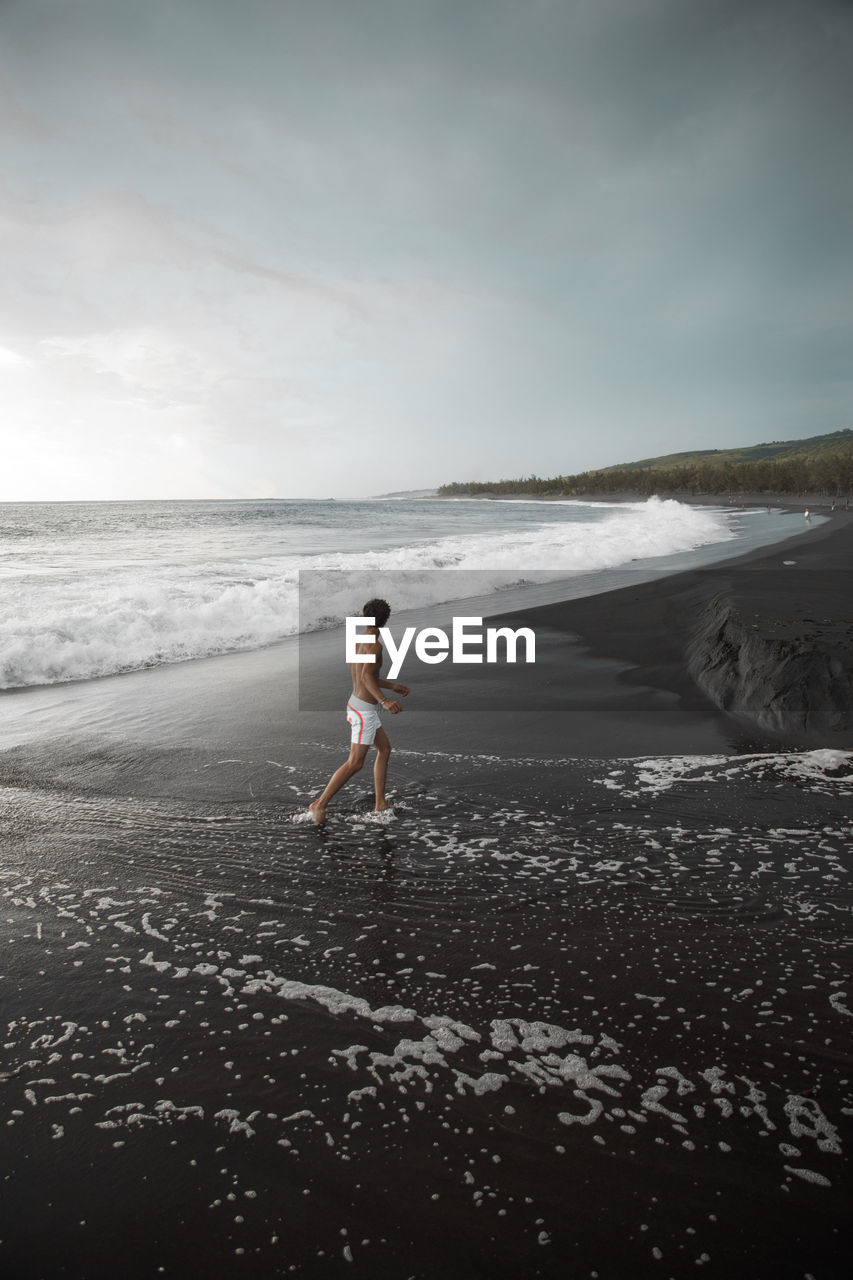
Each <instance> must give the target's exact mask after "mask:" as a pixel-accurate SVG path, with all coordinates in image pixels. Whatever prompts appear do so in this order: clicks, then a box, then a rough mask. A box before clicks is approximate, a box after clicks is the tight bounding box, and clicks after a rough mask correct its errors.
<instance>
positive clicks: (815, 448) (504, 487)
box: [438, 428, 853, 498]
mask: <svg viewBox="0 0 853 1280" xmlns="http://www.w3.org/2000/svg"><path fill="white" fill-rule="evenodd" d="M438 493H439V496H440V497H448V498H450V497H458V496H464V495H475V494H492V495H494V496H495V497H501V496H506V495H508V494H515V493H520V494H530V495H532V496H537V497H565V498H571V497H575V496H577V495H580V494H585V495H586V494H596V493H601V494H604V493H638V494H652V493H672V494H678V493H684V494H734V493H767V494H774V493H778V494H783V493H784V494H802V493H813V494H825V495H827V496H829V497H841V496H844V497H847V496H848V495H850V494H851V493H853V431H851V430H850V429H849V428H847V429H845V430H843V431H833V432H832V433H830V434H829V435H822V436H811V437H810V438H808V439H805V440H774V441H772V442H770V443H767V444H756V445H745V446H743V447H742V448H735V449H707V450H701V449H694V450H691V451H689V452H686V453H671V454H666V455H663V456H662V457H659V458H644V459H643V460H642V461H640V462H627V463H623V464H621V465H618V466H614V467H602V468H601V469H600V470H597V471H583V472H580V473H579V474H577V475H564V476H551V477H550V478H548V479H543V478H542V477H540V476H525V477H524V478H521V479H515V480H469V481H464V482H460V481H455V482H453V483H452V484H445V485H442V486H441V488H440V489H439V490H438Z"/></svg>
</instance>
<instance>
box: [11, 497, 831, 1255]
mask: <svg viewBox="0 0 853 1280" xmlns="http://www.w3.org/2000/svg"><path fill="white" fill-rule="evenodd" d="M801 525H802V521H799V522H798V529H799V531H798V532H797V533H796V534H793V535H792V536H791V537H789V538H786V539H784V540H783V541H781V542H777V543H774V544H771V545H770V546H766V545H765V546H764V547H761V548H757V549H754V550H752V551H750V552H747V553H746V554H745V555H742V556H739V557H732V558H731V559H728V560H721V561H718V562H716V563H714V564H710V565H707V566H704V567H702V568H694V569H691V570H688V571H685V572H682V573H678V574H671V575H667V576H665V577H659V578H656V579H655V580H653V581H644V582H637V583H635V584H633V585H632V584H629V585H625V586H622V587H620V588H619V589H617V590H613V591H605V592H602V593H600V594H597V595H593V596H586V597H580V598H577V599H571V600H564V601H563V602H561V603H557V604H546V605H541V606H539V607H537V608H533V607H531V608H529V609H525V610H524V611H523V612H522V613H520V614H519V613H518V612H516V613H513V614H507V615H504V616H505V617H506V618H508V619H512V620H514V621H515V622H516V623H518V622H519V621H521V620H522V619H523V620H524V621H529V622H531V623H532V624H533V625H534V626H535V627H536V628H537V629H538V632H539V634H541V639H542V659H541V662H540V661H538V660H537V663H536V665H535V666H533V667H530V668H528V669H526V671H523V672H522V671H521V670H520V669H519V670H518V671H516V672H515V676H516V677H517V683H516V684H515V686H514V687H515V692H516V694H517V695H519V696H518V697H517V700H516V701H515V702H513V703H512V704H511V705H510V704H509V703H508V700H507V672H506V670H504V671H503V672H502V673H501V672H498V673H497V674H495V673H494V672H489V671H488V670H487V669H480V671H479V675H478V678H477V679H473V678H472V679H471V680H470V681H469V680H468V679H467V678H466V679H465V681H464V682H460V681H458V680H455V679H454V678H453V677H452V675H451V674H450V673H449V672H445V671H444V670H443V669H442V668H439V667H436V668H432V669H431V670H430V672H426V671H425V672H423V673H421V674H422V677H423V678H422V679H421V676H420V675H419V677H418V682H417V685H416V682H415V676H414V675H412V677H411V683H412V685H413V693H412V697H411V705H406V709H405V713H404V714H403V715H402V716H398V717H394V718H393V719H390V718H389V725H388V727H389V733H390V736H391V738H392V742H393V746H394V754H393V756H392V762H391V792H390V798H391V800H392V802H393V804H394V806H395V811H394V814H393V816H391V817H386V815H376V814H374V813H372V812H371V809H372V797H371V779H370V776H369V773H368V772H367V771H365V773H364V774H362V775H360V776H359V777H358V778H357V779H355V780H353V782H352V783H351V784H350V786H348V788H347V789H346V792H345V793H342V795H341V796H340V797H336V803H335V804H334V806H332V807H331V808H330V813H329V820H328V822H327V824H326V825H325V827H323V828H317V827H316V826H315V824H314V823H313V822H312V821H310V820H308V821H306V820H305V819H306V817H307V815H306V812H305V806H306V804H307V801H308V799H309V798H312V796H314V795H316V794H317V791H318V789H319V788H320V787H321V786H322V785H323V783H324V782H325V780H326V779H327V778H328V776H329V774H330V772H331V771H332V769H333V768H335V767H336V766H337V765H338V764H339V763H340V762H341V760H342V758H343V757H344V754H345V752H346V733H345V729H344V725H343V714H342V712H343V707H342V705H336V706H334V707H331V706H330V707H329V709H325V707H323V706H321V705H319V701H320V700H319V699H315V698H314V695H313V693H312V687H311V685H312V680H316V681H317V682H318V687H320V688H322V689H326V688H327V687H330V688H331V689H332V690H333V691H334V695H335V699H336V698H337V696H338V693H340V694H341V695H343V693H344V692H345V683H346V677H347V672H346V668H345V666H344V664H343V662H342V661H341V657H340V652H339V647H340V646H339V637H338V636H336V635H335V634H334V633H314V635H312V636H311V637H310V643H309V645H308V652H309V653H310V654H311V655H312V659H311V660H312V662H313V663H314V667H313V669H309V670H308V671H307V672H306V671H303V672H302V676H303V680H304V681H305V682H306V687H305V688H304V690H303V692H304V695H305V698H306V705H302V706H301V705H300V699H299V697H298V684H299V683H300V682H299V680H298V676H299V670H298V668H299V665H300V664H299V658H300V650H299V645H298V643H297V642H296V641H295V640H294V641H292V642H285V643H280V644H277V645H275V646H272V647H270V648H268V649H264V650H256V651H254V652H250V653H240V654H231V655H226V656H224V657H218V658H209V659H203V660H197V661H193V662H188V663H185V664H180V665H173V666H164V667H160V668H154V669H151V670H147V671H141V672H135V673H131V674H128V675H124V676H113V677H106V678H104V679H102V680H97V681H90V682H85V683H80V684H69V685H58V686H50V687H43V688H40V689H26V690H21V691H15V692H11V693H5V694H3V695H2V697H0V704H2V709H3V728H2V734H0V779H2V783H3V785H2V787H0V832H2V843H1V844H0V847H2V853H3V864H2V868H0V901H2V905H3V920H4V924H3V941H4V949H3V954H4V956H5V957H6V959H5V962H4V966H3V968H2V972H0V994H2V996H3V999H4V1007H5V1008H6V1018H7V1020H8V1022H7V1028H6V1033H5V1038H4V1049H3V1056H2V1061H0V1085H2V1089H0V1116H2V1119H3V1121H4V1122H5V1125H6V1132H7V1135H8V1140H7V1142H6V1144H5V1145H4V1149H3V1153H2V1155H0V1175H2V1176H3V1177H4V1185H5V1186H6V1188H7V1197H6V1202H5V1215H4V1216H5V1221H4V1223H3V1230H2V1233H0V1259H2V1261H3V1263H4V1265H5V1266H6V1269H7V1270H8V1273H9V1274H10V1275H14V1276H15V1277H16V1280H39V1278H40V1277H42V1276H45V1275H59V1274H65V1275H68V1276H70V1277H74V1280H76V1278H77V1277H83V1276H85V1277H87V1280H109V1278H110V1277H112V1276H113V1275H115V1274H116V1272H117V1270H118V1271H120V1272H121V1273H122V1275H124V1276H126V1277H127V1280H149V1278H150V1276H152V1275H155V1274H160V1273H164V1274H171V1275H176V1276H184V1275H195V1274H199V1275H201V1274H204V1275H213V1274H216V1275H218V1276H222V1277H223V1280H231V1278H232V1277H233V1278H234V1280H238V1277H239V1278H240V1280H247V1278H251V1280H267V1277H269V1276H270V1275H278V1274H291V1273H292V1274H299V1275H302V1276H305V1277H311V1278H316V1280H325V1278H326V1277H327V1276H328V1275H329V1274H331V1273H333V1272H334V1271H335V1270H336V1269H339V1270H341V1272H342V1273H344V1272H345V1273H346V1274H347V1275H348V1276H354V1277H358V1278H361V1277H363V1278H364V1280H399V1278H400V1276H412V1275H415V1276H417V1277H418V1278H419V1280H442V1277H444V1276H447V1275H455V1274H458V1275H464V1276H465V1278H466V1280H517V1277H518V1276H521V1275H523V1276H530V1277H531V1278H539V1280H563V1278H564V1277H565V1276H566V1275H568V1274H575V1273H577V1274H583V1275H588V1274H591V1273H597V1274H599V1275H603V1276H607V1275H611V1276H627V1275H630V1276H632V1277H636V1280H657V1278H658V1277H659V1276H661V1275H663V1274H666V1275H682V1274H686V1273H687V1271H688V1270H689V1272H690V1273H691V1274H692V1273H693V1271H694V1270H695V1269H696V1268H697V1267H701V1268H705V1267H706V1266H707V1269H708V1274H717V1273H719V1274H723V1272H724V1273H725V1274H726V1276H728V1277H732V1278H733V1280H756V1278H761V1280H764V1278H765V1277H766V1280H771V1278H772V1280H801V1278H802V1276H803V1275H805V1274H811V1275H816V1276H821V1277H823V1278H824V1280H836V1278H837V1280H840V1278H841V1276H843V1275H846V1271H847V1261H848V1260H847V1256H846V1252H845V1250H844V1248H843V1245H842V1233H843V1232H844V1231H845V1230H846V1228H847V1220H848V1217H849V1198H850V1190H851V1187H850V1172H849V1157H848V1156H847V1154H846V1153H847V1144H848V1143H849V1140H850V1136H849V1120H847V1119H846V1117H849V1115H850V1114H853V1092H851V1087H850V1080H851V1069H850V1068H851V1065H853V1064H851V1056H850V1050H849V1033H848V1026H849V1018H850V1001H849V996H848V995H847V994H846V993H848V992H849V990H850V988H849V985H845V984H847V983H848V981H849V978H848V975H847V974H846V973H845V967H844V962H843V954H844V949H845V947H846V946H847V945H849V934H850V930H849V919H848V912H847V906H848V897H849V895H848V893H847V884H848V883H849V874H850V870H851V865H850V863H851V841H850V824H849V800H850V788H851V761H852V760H853V757H851V754H850V752H849V751H848V750H846V748H845V746H844V742H845V738H844V736H843V735H838V737H837V741H834V742H832V743H830V741H829V740H828V738H827V737H826V735H825V734H824V733H823V732H822V731H818V730H816V729H814V727H812V728H811V729H807V730H804V731H803V733H799V732H793V731H785V732H777V733H775V734H774V733H771V732H770V731H768V730H764V729H761V728H760V727H758V726H756V724H755V722H754V721H752V720H750V719H749V717H744V716H741V715H735V714H732V712H731V709H729V710H728V711H724V710H721V709H720V707H719V706H718V705H716V703H715V701H714V698H713V697H712V696H710V693H706V692H703V691H702V689H700V688H699V687H698V685H697V683H696V680H695V679H694V678H693V676H692V675H691V672H690V661H691V655H690V645H691V641H695V639H696V627H697V624H701V622H702V621H703V619H704V618H705V611H707V609H708V608H709V607H712V608H713V607H715V606H714V601H715V600H718V599H723V598H724V599H725V600H726V601H728V602H729V603H732V604H733V606H736V611H737V613H738V616H739V617H740V619H741V621H742V622H743V625H744V626H745V627H746V626H748V628H749V630H750V631H753V628H757V630H756V631H755V632H754V633H753V635H758V638H759V639H760V640H761V642H762V643H766V644H767V645H774V644H777V643H781V642H782V641H785V642H790V641H791V640H792V636H791V635H790V634H788V633H786V634H785V635H783V636H780V635H779V627H780V626H781V624H782V623H783V622H784V623H785V625H786V626H787V627H788V628H789V631H790V629H791V628H793V630H794V631H796V632H798V633H799V634H797V635H794V636H793V639H794V640H795V641H797V642H798V643H800V642H802V643H804V644H805V645H806V646H807V647H808V646H811V648H812V649H814V650H816V651H819V652H825V651H827V650H828V649H829V648H831V647H832V646H834V645H835V644H836V641H837V640H838V639H839V636H840V635H841V634H842V633H843V632H844V630H845V628H846V631H847V632H848V633H849V626H848V624H847V623H846V622H845V617H846V614H845V613H844V612H843V610H842V606H843V605H844V604H845V603H846V601H847V599H848V597H849V592H847V591H846V590H842V591H839V590H838V589H836V587H835V586H834V585H833V584H834V583H838V582H839V581H840V583H841V586H842V587H844V585H845V584H846V581H847V575H848V573H849V558H850V552H851V544H853V521H851V519H850V518H849V517H847V516H846V515H844V514H841V513H836V514H835V515H834V516H833V518H832V519H831V520H829V521H827V522H826V523H825V524H821V525H816V526H814V527H811V528H807V529H803V528H802V527H801ZM787 561H795V562H796V563H795V564H793V565H791V564H789V563H786V562H787ZM791 573H797V574H798V577H797V579H796V581H797V582H798V584H799V585H798V593H799V586H803V589H805V588H806V587H808V590H809V591H811V593H812V594H811V595H810V596H809V595H802V598H801V599H800V598H799V596H798V599H797V600H794V599H793V598H792V593H791V584H792V582H793V581H795V580H794V579H792V578H791V576H790V575H791ZM759 591H760V592H762V593H763V597H762V607H761V613H762V617H761V618H760V619H759V620H758V622H755V621H754V619H753V620H752V621H749V622H747V621H746V617H747V605H751V604H753V603H754V598H755V594H756V592H759ZM800 604H802V610H801V613H802V616H800V615H799V614H798V615H797V616H796V617H794V614H793V609H792V606H793V605H797V607H798V608H799V605H800ZM716 607H717V608H718V613H717V615H716V616H717V617H718V618H719V619H720V620H722V619H723V618H724V617H726V618H730V617H731V616H732V615H731V614H730V613H729V614H726V613H725V610H721V609H719V606H716ZM774 609H775V613H774ZM821 611H822V612H821ZM753 612H755V610H754V609H753ZM809 618H814V619H815V624H814V625H813V624H812V623H811V622H809V621H808V619H809ZM823 619H828V620H829V621H824V620H823ZM729 640H730V641H733V636H729ZM303 656H304V655H303ZM759 658H760V653H759V654H758V655H756V652H755V651H754V650H750V651H749V652H748V653H747V654H746V659H748V660H749V661H751V662H753V663H754V664H756V665H761V663H760V661H758V659H759ZM735 665H739V662H738V663H736V664H735ZM405 675H406V678H407V679H408V672H406V673H405ZM469 686H470V687H469ZM463 689H464V690H465V698H464V699H462V698H461V697H460V694H461V692H462V691H463ZM333 701H334V699H333ZM340 701H341V704H342V702H343V696H341V699H340ZM846 741H847V743H848V744H849V737H848V738H847V739H846ZM797 747H806V750H805V751H802V750H795V749H794V748H797ZM827 748H829V749H827ZM117 1259H118V1261H117Z"/></svg>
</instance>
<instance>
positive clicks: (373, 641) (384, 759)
mask: <svg viewBox="0 0 853 1280" xmlns="http://www.w3.org/2000/svg"><path fill="white" fill-rule="evenodd" d="M362 614H363V616H364V617H365V618H373V619H374V625H373V626H372V627H368V629H367V635H368V637H370V638H366V639H365V640H363V641H360V642H359V644H358V645H357V646H356V652H357V653H360V654H364V655H365V660H364V661H362V662H351V663H350V664H349V669H350V673H351V675H352V694H351V696H350V699H349V701H348V702H347V720H348V722H349V725H350V729H351V734H350V749H349V759H348V760H346V761H345V762H344V764H342V765H341V766H340V768H339V769H336V770H335V772H334V773H333V774H332V776H331V778H330V779H329V781H328V783H327V785H326V789H325V791H324V792H323V794H322V795H320V796H318V797H317V799H316V800H313V801H312V802H311V804H309V806H308V808H309V810H310V812H311V815H312V817H313V818H314V821H315V822H324V821H325V819H326V805H327V804H328V803H329V801H330V800H331V798H332V796H333V795H335V794H336V792H338V791H340V789H341V787H342V786H344V785H345V784H346V783H347V782H349V780H350V778H352V777H354V776H355V774H357V773H358V772H359V771H360V769H361V768H362V766H363V765H364V760H365V757H366V755H367V752H368V750H369V749H370V746H371V744H372V745H373V746H374V747H376V763H375V764H374V766H373V785H374V790H375V793H376V805H375V809H376V812H377V813H380V812H381V811H382V810H383V809H387V808H388V802H387V800H386V799H385V780H386V778H387V776H388V760H389V757H390V755H391V743H390V742H389V741H388V734H387V733H386V732H385V730H384V729H383V728H382V722H381V720H380V719H379V708H380V707H382V708H383V709H384V710H385V711H388V712H390V713H391V715H392V716H396V715H399V713H400V712H401V711H402V710H403V708H402V707H401V706H400V704H399V702H394V701H391V700H389V699H387V698H385V696H384V694H383V692H382V690H383V689H391V690H393V692H394V693H398V694H399V695H400V697H401V698H405V697H407V695H408V693H409V689H408V687H407V686H406V685H404V684H394V683H393V681H391V680H382V679H381V674H382V658H383V651H382V645H381V643H380V640H379V628H380V627H384V626H385V624H386V623H387V621H388V619H389V617H390V616H391V606H390V605H389V604H388V602H387V601H386V600H368V602H367V604H366V605H365V606H364V608H363V609H362ZM369 655H373V659H374V660H373V661H370V658H369Z"/></svg>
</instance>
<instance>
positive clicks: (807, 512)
mask: <svg viewBox="0 0 853 1280" xmlns="http://www.w3.org/2000/svg"><path fill="white" fill-rule="evenodd" d="M806 519H807V520H808V522H809V524H811V522H812V513H811V512H810V511H809V509H808V507H806Z"/></svg>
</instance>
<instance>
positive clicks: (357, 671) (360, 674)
mask: <svg viewBox="0 0 853 1280" xmlns="http://www.w3.org/2000/svg"><path fill="white" fill-rule="evenodd" d="M356 652H357V653H372V654H375V657H376V660H375V662H372V663H370V664H369V665H368V664H366V663H364V662H351V663H350V664H349V669H350V675H351V676H352V692H353V697H355V698H361V700H362V702H370V703H372V704H373V705H374V706H375V705H376V698H374V696H373V694H372V693H371V692H370V690H369V689H368V688H367V686H366V685H365V683H364V673H365V671H370V672H372V674H373V675H374V676H375V677H376V679H377V680H378V679H379V678H380V676H381V675H382V663H383V660H384V658H385V654H384V652H383V649H382V645H381V643H380V642H379V639H378V638H377V639H375V640H373V641H368V642H367V643H365V644H359V645H357V646H356Z"/></svg>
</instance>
